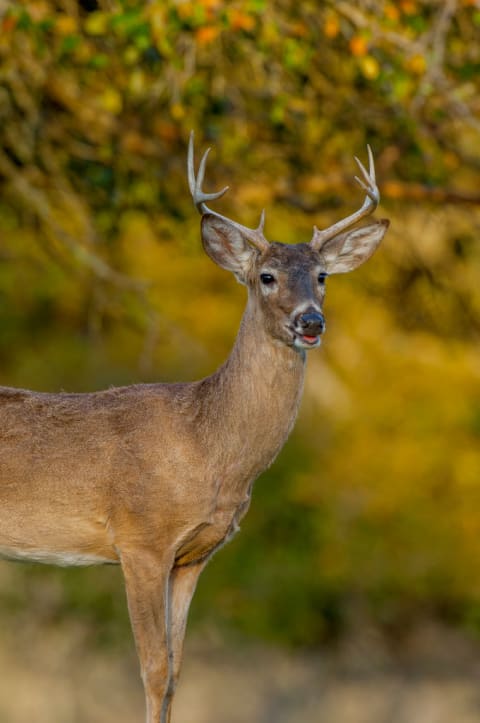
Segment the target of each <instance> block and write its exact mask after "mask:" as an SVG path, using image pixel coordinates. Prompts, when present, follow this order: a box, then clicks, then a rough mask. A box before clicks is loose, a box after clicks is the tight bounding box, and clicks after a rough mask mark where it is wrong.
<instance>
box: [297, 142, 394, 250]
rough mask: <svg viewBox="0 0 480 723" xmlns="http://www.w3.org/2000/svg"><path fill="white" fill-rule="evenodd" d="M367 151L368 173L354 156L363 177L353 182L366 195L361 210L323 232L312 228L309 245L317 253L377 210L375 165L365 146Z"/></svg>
mask: <svg viewBox="0 0 480 723" xmlns="http://www.w3.org/2000/svg"><path fill="white" fill-rule="evenodd" d="M367 150H368V171H367V170H366V168H365V166H364V165H363V163H361V162H360V161H359V159H358V158H357V157H356V156H355V160H356V162H357V164H358V167H359V168H360V171H361V174H362V176H363V180H362V179H361V178H359V177H358V176H355V180H356V182H357V183H358V185H359V186H360V187H361V188H363V190H364V191H365V193H366V194H367V195H366V196H365V200H364V202H363V204H362V206H361V208H359V209H358V211H355V213H352V214H351V216H347V217H346V218H343V219H342V220H341V221H337V223H334V224H333V226H329V227H328V228H326V229H325V230H324V231H319V230H318V228H317V227H316V226H314V227H313V236H312V240H311V241H310V245H311V246H313V248H314V249H315V250H316V251H319V250H320V249H321V247H322V246H323V244H324V243H326V242H327V241H329V240H330V239H331V238H333V237H334V236H337V235H338V234H339V233H341V231H344V230H345V229H346V228H349V227H350V226H353V224H355V223H357V221H360V219H362V218H364V217H365V216H369V215H370V214H371V213H373V212H374V211H375V209H376V208H377V206H378V204H379V201H380V192H379V190H378V187H377V183H376V179H375V165H374V162H373V154H372V149H371V148H370V146H367Z"/></svg>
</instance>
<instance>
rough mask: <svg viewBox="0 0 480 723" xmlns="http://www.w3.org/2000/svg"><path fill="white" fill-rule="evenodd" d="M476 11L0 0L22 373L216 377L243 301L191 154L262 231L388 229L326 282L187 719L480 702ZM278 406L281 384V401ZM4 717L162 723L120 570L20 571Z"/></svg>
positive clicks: (350, 716) (181, 707)
mask: <svg viewBox="0 0 480 723" xmlns="http://www.w3.org/2000/svg"><path fill="white" fill-rule="evenodd" d="M479 73H480V3H479V2H478V1H477V0H445V2H441V3H438V2H435V1H433V0H400V2H384V1H382V0H363V2H353V1H352V2H350V0H341V1H340V2H338V1H333V0H332V1H331V2H330V1H328V0H327V1H326V2H314V1H313V0H305V1H303V2H301V3H300V2H294V1H293V0H277V1H276V2H267V1H266V0H233V1H232V2H228V3H227V2H225V1H222V0H196V1H195V2H193V1H190V0H152V1H151V2H149V3H140V2H129V1H128V0H123V1H121V0H81V1H75V0H57V1H55V0H25V1H24V2H21V3H18V2H10V1H8V0H0V179H1V189H0V194H1V195H0V383H2V384H5V385H13V386H20V387H31V388H34V389H37V390H51V391H58V390H67V391H90V390H95V389H101V388H104V387H107V386H109V385H120V384H129V383H133V382H138V381H170V380H180V379H181V380H187V379H194V378H199V377H200V376H202V375H205V374H208V373H210V372H211V371H212V370H214V369H215V368H216V366H217V365H219V364H220V363H221V361H222V360H223V359H224V358H225V357H226V355H227V354H228V352H229V349H230V348H231V346H232V343H233V340H234V337H235V334H236V330H237V327H238V323H239V320H240V317H241V313H242V309H243V304H244V300H245V296H244V289H243V288H242V287H240V286H238V285H237V284H236V283H235V282H234V280H233V278H232V277H230V276H229V275H228V274H226V273H225V272H223V271H221V270H220V269H218V268H216V267H215V266H214V265H213V264H212V263H211V261H210V260H209V259H207V258H206V256H205V255H204V253H203V251H202V249H201V244H200V239H199V219H198V216H197V214H196V211H195V210H194V209H193V207H192V203H191V200H190V197H189V193H188V190H187V185H186V174H185V165H186V164H185V161H186V143H187V139H188V135H189V132H190V130H191V129H194V130H195V133H196V140H197V147H203V148H204V147H206V145H207V144H208V145H212V146H213V147H214V152H213V153H212V154H211V158H210V162H209V163H210V166H209V172H208V180H207V187H210V188H212V189H217V188H219V187H222V186H223V185H225V184H229V185H230V187H231V191H230V193H229V194H227V196H226V197H225V198H224V199H222V201H220V202H218V204H217V206H216V208H218V209H219V210H221V212H222V213H225V214H226V215H229V216H230V217H232V218H235V219H238V220H240V221H241V222H242V223H244V224H246V225H254V224H256V222H257V219H258V216H259V213H260V211H261V209H262V208H264V207H265V208H266V209H267V225H266V234H267V237H268V238H270V239H272V240H278V241H282V242H289V243H295V242H297V241H307V240H309V239H310V237H311V232H312V226H313V224H316V225H318V226H322V225H323V226H326V225H329V224H330V223H333V222H334V221H335V220H338V219H339V218H341V217H343V216H345V215H347V214H349V213H351V212H352V210H354V209H355V208H357V207H358V206H359V205H360V204H361V202H362V194H361V192H360V190H359V189H358V188H357V187H356V186H355V184H354V183H352V177H353V175H354V173H355V172H356V169H355V164H354V161H353V156H354V155H358V156H359V157H360V158H362V159H365V156H366V144H367V142H368V143H370V144H371V146H372V148H373V150H374V154H375V158H376V166H377V172H378V177H379V185H380V188H381V192H382V203H381V208H380V210H379V213H378V216H379V217H382V216H385V217H388V218H390V219H391V229H390V230H389V232H388V234H387V236H386V239H385V241H384V243H383V244H382V247H381V249H380V250H379V251H378V253H377V254H376V255H375V257H374V258H373V259H372V260H371V261H370V262H369V263H368V264H367V265H366V266H365V267H362V268H361V269H359V270H358V271H356V272H355V273H353V274H352V275H348V276H345V277H342V276H339V277H334V278H331V279H329V281H328V289H327V301H326V308H325V311H326V316H327V325H328V332H327V334H326V337H325V341H324V345H323V346H322V348H321V349H320V350H319V351H315V352H312V353H311V354H310V355H309V359H308V376H307V383H306V389H305V395H304V401H303V405H302V409H301V413H300V418H299V420H298V423H297V426H296V428H295V430H294V432H293V433H292V435H291V438H290V440H289V442H288V444H287V446H286V447H285V449H284V451H283V452H282V453H281V455H280V457H279V459H278V460H277V462H276V463H275V464H274V466H273V467H272V468H271V469H270V470H269V471H268V472H267V473H265V474H264V475H263V476H262V478H261V479H260V480H259V481H258V482H257V484H256V487H255V491H254V499H253V504H252V507H251V510H250V512H249V514H248V516H247V518H246V519H245V521H244V523H243V525H242V534H241V535H239V536H237V537H236V538H235V539H234V541H233V542H232V543H230V545H229V546H228V547H226V548H225V549H223V550H222V551H221V553H220V554H218V555H217V556H216V557H215V558H214V560H213V561H212V562H211V563H210V565H209V567H208V568H207V570H206V572H205V573H204V574H203V577H202V579H201V581H200V584H199V588H198V591H197V594H196V597H195V599H194V603H193V607H192V613H191V619H190V626H189V634H188V644H187V661H186V665H185V674H184V680H183V683H182V686H181V688H180V691H179V694H178V702H177V709H178V714H177V715H178V718H177V720H179V721H183V722H184V723H217V721H218V723H225V721H228V722H229V723H230V722H232V723H235V722H236V721H237V720H238V721H244V720H250V721H252V722H253V721H259V722H260V721H261V722H262V723H271V722H273V721H275V722H276V723H278V722H280V723H282V722H285V723H295V722H298V723H314V722H315V723H318V721H324V722H325V723H349V722H350V721H352V723H362V721H365V722H366V723H367V722H368V723H384V722H385V723H391V722H394V721H398V722H399V723H402V722H403V721H405V723H407V721H408V723H414V722H415V721H416V720H419V721H420V720H421V721H422V723H424V721H432V723H440V722H443V721H452V720H455V721H456V723H463V722H467V721H473V720H478V719H479V716H480V698H479V697H478V693H477V692H476V688H475V685H476V682H475V681H476V678H477V679H478V674H479V672H480V645H479V644H478V642H477V641H478V638H479V635H480V364H479V337H480V245H479V236H480V234H479V231H480V183H479V180H480V88H479V85H480V83H479V77H480V76H479ZM279 393H281V390H279ZM0 590H1V593H0V616H1V620H2V629H3V631H4V633H3V635H2V638H3V639H2V642H1V652H0V720H1V721H2V723H4V722H5V723H23V722H25V721H27V720H28V721H30V720H32V717H33V718H34V719H35V720H36V721H37V722H40V723H43V721H45V722H47V721H48V723H52V721H55V722H56V721H58V723H73V722H75V723H81V722H84V721H99V722H102V723H103V722H105V723H107V722H108V721H113V720H115V721H117V723H118V722H120V723H121V722H123V721H127V720H128V721H131V720H141V715H142V706H143V701H142V691H141V686H140V682H139V678H138V672H137V667H136V660H135V654H134V651H133V643H132V641H131V637H130V630H129V624H128V618H127V613H126V606H125V600H124V593H123V588H122V582H121V577H120V573H119V571H118V570H116V569H106V568H91V569H83V570H80V569H75V570H61V569H55V568H49V567H42V566H30V565H14V564H11V563H6V562H1V563H0Z"/></svg>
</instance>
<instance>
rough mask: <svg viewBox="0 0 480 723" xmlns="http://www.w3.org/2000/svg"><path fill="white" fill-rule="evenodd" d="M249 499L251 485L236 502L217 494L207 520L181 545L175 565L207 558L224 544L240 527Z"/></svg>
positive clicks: (187, 563)
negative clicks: (229, 502) (225, 500)
mask: <svg viewBox="0 0 480 723" xmlns="http://www.w3.org/2000/svg"><path fill="white" fill-rule="evenodd" d="M250 500H251V486H250V488H249V490H248V492H247V494H246V495H245V497H244V498H243V499H242V500H241V501H240V502H239V503H237V504H234V505H231V504H230V505H229V504H225V503H224V501H223V500H222V498H221V495H219V497H218V499H217V500H216V504H215V506H214V508H213V509H212V511H211V514H210V515H209V516H208V520H205V521H204V522H202V523H200V524H199V525H198V527H197V528H196V529H195V530H194V532H193V534H192V536H191V537H190V538H189V539H188V541H187V542H186V543H185V544H183V545H182V547H181V548H180V550H179V551H178V555H177V558H176V564H177V565H189V564H191V563H194V562H201V561H203V560H207V559H208V558H209V557H210V556H211V555H213V553H214V552H216V551H217V550H218V549H219V548H220V547H222V546H223V545H225V544H226V543H227V542H228V541H229V540H231V538H232V537H233V536H234V535H235V533H236V532H238V530H239V529H240V527H239V522H240V520H241V519H242V518H243V517H244V516H245V514H246V512H247V510H248V508H249V506H250Z"/></svg>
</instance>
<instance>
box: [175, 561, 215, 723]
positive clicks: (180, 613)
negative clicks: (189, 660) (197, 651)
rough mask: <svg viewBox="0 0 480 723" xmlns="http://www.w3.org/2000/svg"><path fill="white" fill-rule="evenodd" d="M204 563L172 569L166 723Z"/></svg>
mask: <svg viewBox="0 0 480 723" xmlns="http://www.w3.org/2000/svg"><path fill="white" fill-rule="evenodd" d="M205 564H206V562H200V563H196V564H191V565H184V566H181V567H174V568H173V570H172V571H171V574H170V582H169V619H170V625H169V632H170V641H169V642H170V645H169V648H170V660H171V672H170V686H169V689H168V693H167V704H166V710H167V723H170V719H171V715H172V701H173V695H174V693H175V688H176V686H177V682H178V677H179V675H180V667H181V664H182V655H183V641H184V638H185V629H186V627H187V617H188V610H189V608H190V602H191V600H192V597H193V593H194V592H195V587H196V585H197V581H198V578H199V575H200V573H201V572H202V570H203V568H204V567H205Z"/></svg>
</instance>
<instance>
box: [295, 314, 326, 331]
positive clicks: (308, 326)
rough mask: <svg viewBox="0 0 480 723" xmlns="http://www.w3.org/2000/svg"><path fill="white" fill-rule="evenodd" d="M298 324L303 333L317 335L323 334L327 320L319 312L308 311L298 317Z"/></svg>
mask: <svg viewBox="0 0 480 723" xmlns="http://www.w3.org/2000/svg"><path fill="white" fill-rule="evenodd" d="M297 324H298V326H299V327H300V328H301V330H302V331H304V332H308V333H311V334H312V335H316V334H321V333H322V332H323V330H324V328H325V319H324V318H323V315H322V314H320V312H318V311H307V312H305V313H304V314H300V316H298V317H297Z"/></svg>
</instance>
